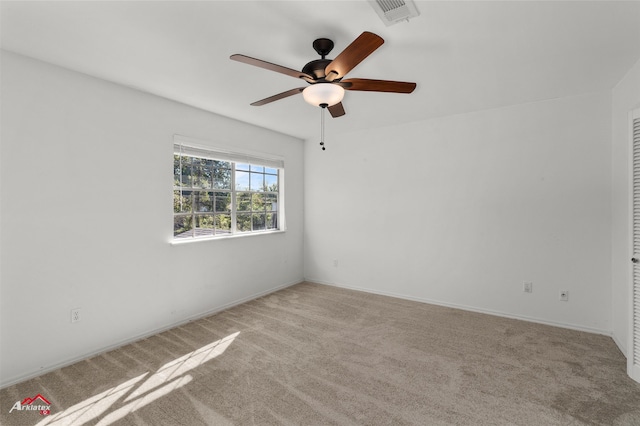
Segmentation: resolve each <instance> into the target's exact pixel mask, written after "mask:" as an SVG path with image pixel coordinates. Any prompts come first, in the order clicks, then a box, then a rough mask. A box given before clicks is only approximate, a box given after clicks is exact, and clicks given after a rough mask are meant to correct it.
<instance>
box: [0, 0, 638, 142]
mask: <svg viewBox="0 0 640 426" xmlns="http://www.w3.org/2000/svg"><path fill="white" fill-rule="evenodd" d="M416 3H417V6H418V9H419V11H420V14H421V15H420V16H419V17H417V18H415V19H413V20H411V21H410V22H408V23H406V22H403V23H400V24H397V25H394V26H390V27H386V26H385V25H384V24H383V23H382V22H381V21H380V19H379V18H378V16H377V14H376V13H375V11H374V10H373V9H372V8H371V6H370V4H369V3H367V2H366V1H364V0H360V1H321V2H314V1H279V2H272V1H233V2H231V1H228V2H224V1H201V2H191V1H168V2H155V1H138V2H131V1H130V2H113V1H108V2H95V1H77V2H58V1H46V2H31V1H18V2H11V1H2V4H1V7H2V9H1V18H2V32H1V36H2V47H3V48H4V49H6V50H9V51H13V52H18V53H21V54H24V55H27V56H31V57H34V58H38V59H42V60H44V61H47V62H51V63H54V64H57V65H61V66H64V67H67V68H71V69H74V70H77V71H80V72H83V73H86V74H90V75H94V76H97V77H101V78H104V79H106V80H110V81H114V82H117V83H120V84H124V85H126V86H131V87H135V88H137V89H140V90H143V91H146V92H150V93H153V94H156V95H160V96H163V97H166V98H169V99H174V100H176V101H179V102H183V103H185V104H188V105H193V106H196V107H199V108H202V109H205V110H208V111H212V112H215V113H218V114H222V115H225V116H228V117H233V118H236V119H239V120H242V121H246V122H249V123H254V124H257V125H259V126H263V127H266V128H270V129H274V130H277V131H280V132H283V133H286V134H289V135H293V136H297V137H300V138H305V139H307V138H312V139H316V138H318V136H319V117H320V112H319V111H320V110H319V109H318V108H314V107H312V106H310V105H308V104H306V103H305V102H304V100H303V99H302V96H294V97H290V98H287V99H283V100H280V101H277V102H274V103H271V104H268V105H265V106H261V107H252V106H250V105H249V104H250V103H251V102H253V101H256V100H259V99H262V98H265V97H268V96H271V95H274V94H276V93H279V92H283V91H285V90H288V89H292V88H295V87H303V86H305V85H306V83H304V82H302V81H301V80H296V79H294V78H292V77H288V76H285V75H282V74H278V73H274V72H271V71H267V70H263V69H260V68H256V67H252V66H249V65H246V64H242V63H238V62H235V61H231V60H229V56H230V55H231V54H234V53H242V54H245V55H248V56H253V57H256V58H260V59H263V60H266V61H269V62H274V63H277V64H280V65H283V66H286V67H289V68H295V69H301V68H302V66H303V65H304V64H305V63H307V62H308V61H310V60H313V59H319V56H318V55H317V54H316V52H315V51H314V50H313V48H312V47H311V43H312V42H313V40H314V39H316V38H319V37H327V38H330V39H332V40H333V41H334V42H335V48H334V50H333V52H332V53H331V54H330V55H329V58H333V57H335V56H336V55H337V54H338V53H339V52H341V51H342V50H343V49H344V48H345V47H346V46H347V45H348V44H349V43H351V41H353V40H354V39H355V38H356V37H357V36H358V35H359V34H360V33H362V31H365V30H366V31H371V32H374V33H376V34H378V35H380V36H381V37H382V38H384V39H385V44H384V45H383V46H382V47H381V48H379V49H378V50H377V51H375V52H374V53H373V54H372V55H371V56H369V57H368V58H367V59H365V61H364V62H362V63H361V64H360V65H358V66H357V67H356V68H355V69H353V70H352V71H351V72H350V73H349V74H348V77H347V78H353V77H359V78H373V79H388V80H401V81H415V82H416V83H417V84H418V86H417V89H416V90H415V92H414V93H413V94H410V95H404V94H390V93H370V92H347V93H346V95H345V99H344V101H343V104H344V106H345V109H346V111H347V114H346V115H345V116H344V117H341V118H336V119H328V120H327V129H326V134H327V137H330V135H331V134H336V133H344V132H350V131H355V130H359V129H363V128H371V127H376V126H386V125H393V124H398V123H405V122H410V121H415V120H422V119H426V118H429V117H436V116H446V115H452V114H459V113H464V112H469V111H475V110H481V109H487V108H495V107H500V106H505V105H512V104H518V103H524V102H532V101H537V100H543V99H551V98H558V97H564V96H572V95H576V94H581V93H588V92H594V91H600V90H608V89H611V88H612V87H614V86H615V84H616V83H617V82H618V81H619V80H620V79H621V78H622V77H623V76H624V74H625V73H626V72H627V71H628V70H629V69H630V68H631V67H632V66H633V64H634V63H636V61H638V60H639V59H640V2H638V1H627V2H617V1H603V2H582V1H567V2H559V1H537V2H523V1H501V2H485V1H470V2H458V1H444V2H435V1H417V2H416Z"/></svg>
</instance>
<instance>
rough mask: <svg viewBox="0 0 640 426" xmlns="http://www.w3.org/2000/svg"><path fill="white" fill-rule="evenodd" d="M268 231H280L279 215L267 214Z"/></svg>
mask: <svg viewBox="0 0 640 426" xmlns="http://www.w3.org/2000/svg"><path fill="white" fill-rule="evenodd" d="M266 217H267V223H266V227H267V229H278V214H277V213H267V216H266Z"/></svg>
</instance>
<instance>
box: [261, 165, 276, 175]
mask: <svg viewBox="0 0 640 426" xmlns="http://www.w3.org/2000/svg"><path fill="white" fill-rule="evenodd" d="M264 172H265V173H269V174H271V175H277V174H278V169H271V168H269V167H265V168H264Z"/></svg>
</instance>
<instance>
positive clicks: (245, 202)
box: [236, 192, 251, 212]
mask: <svg viewBox="0 0 640 426" xmlns="http://www.w3.org/2000/svg"><path fill="white" fill-rule="evenodd" d="M236 210H237V211H239V212H247V211H251V193H250V192H238V193H236Z"/></svg>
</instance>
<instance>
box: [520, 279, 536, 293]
mask: <svg viewBox="0 0 640 426" xmlns="http://www.w3.org/2000/svg"><path fill="white" fill-rule="evenodd" d="M522 291H524V292H525V293H533V283H532V282H530V281H525V282H523V283H522Z"/></svg>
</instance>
